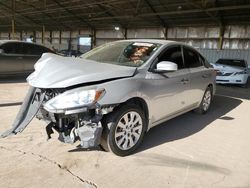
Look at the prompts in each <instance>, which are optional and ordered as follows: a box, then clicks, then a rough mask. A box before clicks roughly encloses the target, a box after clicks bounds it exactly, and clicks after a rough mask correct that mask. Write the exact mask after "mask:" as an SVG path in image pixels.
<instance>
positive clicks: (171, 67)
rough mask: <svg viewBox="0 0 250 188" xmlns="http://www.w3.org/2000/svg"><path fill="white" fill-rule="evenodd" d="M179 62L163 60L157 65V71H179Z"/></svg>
mask: <svg viewBox="0 0 250 188" xmlns="http://www.w3.org/2000/svg"><path fill="white" fill-rule="evenodd" d="M177 67H178V66H177V64H176V63H173V62H170V61H161V62H159V63H158V64H157V65H156V69H155V70H154V71H155V72H158V73H165V72H174V71H177V70H178V68H177Z"/></svg>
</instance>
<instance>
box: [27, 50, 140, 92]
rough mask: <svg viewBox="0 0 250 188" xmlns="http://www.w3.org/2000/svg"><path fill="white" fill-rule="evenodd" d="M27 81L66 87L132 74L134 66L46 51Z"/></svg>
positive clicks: (51, 86)
mask: <svg viewBox="0 0 250 188" xmlns="http://www.w3.org/2000/svg"><path fill="white" fill-rule="evenodd" d="M34 67H35V72H33V73H32V74H31V75H30V76H29V77H28V78H27V81H28V83H29V84H30V85H31V86H33V87H37V88H66V87H69V86H74V85H77V84H84V83H88V82H97V81H102V80H108V79H115V78H122V77H130V76H133V75H134V73H135V71H136V67H126V66H118V65H112V64H107V63H99V62H94V61H89V60H86V59H81V58H74V57H62V56H59V55H56V54H50V53H46V54H43V55H42V57H41V58H40V59H39V60H38V62H37V63H36V64H35V66H34Z"/></svg>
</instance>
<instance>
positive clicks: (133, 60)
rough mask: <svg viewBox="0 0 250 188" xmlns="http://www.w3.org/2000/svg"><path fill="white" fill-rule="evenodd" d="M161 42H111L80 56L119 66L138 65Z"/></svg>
mask: <svg viewBox="0 0 250 188" xmlns="http://www.w3.org/2000/svg"><path fill="white" fill-rule="evenodd" d="M160 46H161V44H156V43H150V42H131V41H123V42H113V43H108V44H104V45H102V46H99V47H97V48H95V49H93V50H91V51H89V52H87V53H85V54H83V55H82V56H81V57H82V58H84V59H88V60H92V61H97V62H101V63H109V64H115V65H121V66H130V67H139V66H141V65H142V64H144V63H145V62H146V61H147V60H148V59H149V58H150V57H151V56H152V55H153V54H154V52H155V51H156V50H157V49H158V48H159V47H160Z"/></svg>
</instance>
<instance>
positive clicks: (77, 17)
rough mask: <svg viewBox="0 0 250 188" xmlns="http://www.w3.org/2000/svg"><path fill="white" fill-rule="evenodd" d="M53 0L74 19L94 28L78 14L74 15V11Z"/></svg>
mask: <svg viewBox="0 0 250 188" xmlns="http://www.w3.org/2000/svg"><path fill="white" fill-rule="evenodd" d="M53 2H55V3H56V4H57V5H58V6H60V7H61V8H63V9H64V10H65V11H66V12H67V13H69V14H71V15H73V16H74V17H75V18H76V19H78V20H80V21H81V22H83V23H85V24H86V25H87V26H88V27H90V28H91V29H94V26H93V25H92V24H90V23H89V22H88V21H86V20H85V19H83V18H81V17H79V16H78V15H76V14H75V13H74V12H72V11H71V10H69V9H68V8H67V7H65V6H64V5H62V4H61V3H60V2H59V1H58V0H53Z"/></svg>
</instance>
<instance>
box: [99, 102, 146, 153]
mask: <svg viewBox="0 0 250 188" xmlns="http://www.w3.org/2000/svg"><path fill="white" fill-rule="evenodd" d="M103 126H104V131H103V135H102V141H101V147H102V148H103V149H104V150H106V151H111V152H113V153H114V154H116V155H119V156H126V155H129V154H131V153H132V152H133V151H134V150H135V149H136V148H138V146H139V145H140V144H141V142H142V140H143V137H144V134H145V132H146V118H145V115H144V113H143V111H142V109H141V108H140V107H138V106H137V105H134V104H127V105H123V106H121V107H120V108H118V109H117V110H115V111H114V112H112V113H111V114H108V115H107V116H106V117H105V119H104V120H103Z"/></svg>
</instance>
